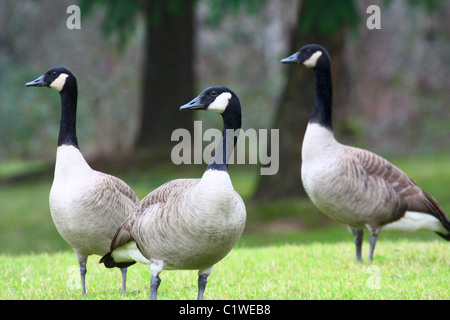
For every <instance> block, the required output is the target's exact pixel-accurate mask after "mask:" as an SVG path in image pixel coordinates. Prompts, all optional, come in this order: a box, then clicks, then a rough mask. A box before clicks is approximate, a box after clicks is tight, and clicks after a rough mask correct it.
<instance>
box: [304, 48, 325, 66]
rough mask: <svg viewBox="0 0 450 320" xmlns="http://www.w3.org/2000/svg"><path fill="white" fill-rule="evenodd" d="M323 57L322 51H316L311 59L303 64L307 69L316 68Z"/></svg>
mask: <svg viewBox="0 0 450 320" xmlns="http://www.w3.org/2000/svg"><path fill="white" fill-rule="evenodd" d="M321 55H322V51H316V52H314V54H313V55H312V56H311V57H309V59H308V60H306V61H305V62H303V64H304V65H305V67H308V68H314V67H315V66H316V63H317V60H318V59H319V58H320V56H321Z"/></svg>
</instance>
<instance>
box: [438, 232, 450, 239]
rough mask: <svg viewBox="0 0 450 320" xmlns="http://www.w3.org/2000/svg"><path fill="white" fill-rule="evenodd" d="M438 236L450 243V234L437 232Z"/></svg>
mask: <svg viewBox="0 0 450 320" xmlns="http://www.w3.org/2000/svg"><path fill="white" fill-rule="evenodd" d="M436 234H437V235H439V236H440V237H442V238H444V239H445V240H447V241H450V233H449V234H443V233H440V232H436Z"/></svg>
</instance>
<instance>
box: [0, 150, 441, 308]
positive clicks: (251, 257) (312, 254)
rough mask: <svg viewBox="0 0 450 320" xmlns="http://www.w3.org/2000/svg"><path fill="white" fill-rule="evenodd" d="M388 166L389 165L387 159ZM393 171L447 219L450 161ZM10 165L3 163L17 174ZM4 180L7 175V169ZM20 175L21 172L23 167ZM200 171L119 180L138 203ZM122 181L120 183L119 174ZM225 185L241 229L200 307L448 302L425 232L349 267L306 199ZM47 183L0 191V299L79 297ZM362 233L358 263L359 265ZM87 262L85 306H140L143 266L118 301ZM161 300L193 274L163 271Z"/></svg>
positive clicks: (249, 185)
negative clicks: (262, 199) (262, 197)
mask: <svg viewBox="0 0 450 320" xmlns="http://www.w3.org/2000/svg"><path fill="white" fill-rule="evenodd" d="M391 160H392V159H391ZM392 162H393V163H395V164H396V165H398V166H399V167H400V168H402V169H404V170H405V171H406V172H407V173H408V174H409V175H411V176H412V177H413V178H414V179H415V180H416V181H417V182H418V184H419V185H420V186H421V187H422V188H424V189H425V190H427V191H428V192H430V193H431V194H433V196H434V197H435V198H436V199H437V200H438V201H439V202H440V204H441V205H442V207H443V208H444V210H445V211H446V212H450V197H449V196H448V190H450V165H449V163H450V156H437V157H430V158H417V157H415V158H409V159H408V158H400V159H397V160H392ZM22 166H23V167H24V168H26V166H25V165H23V164H19V165H18V166H14V165H10V166H9V167H10V168H13V169H11V170H13V171H14V172H16V171H17V170H18V169H17V168H18V167H22ZM2 170H3V171H1V173H2V174H4V175H6V176H8V175H9V174H10V173H9V172H8V170H7V169H5V167H3V169H2ZM26 170H28V169H26ZM200 175H201V170H197V169H194V170H186V169H181V168H175V169H173V168H157V169H155V170H151V171H149V172H146V173H141V172H133V171H130V172H128V173H127V174H126V175H124V176H121V177H122V178H123V179H124V180H125V181H127V182H128V183H129V184H130V185H131V186H132V187H133V188H134V189H135V191H136V193H137V194H138V196H139V197H141V198H142V197H143V196H145V195H146V194H147V193H148V192H149V191H151V190H152V189H153V188H156V187H157V186H159V185H160V184H162V183H164V182H165V181H167V180H169V179H172V178H174V177H198V176H200ZM119 176H120V175H119ZM231 176H232V180H233V184H234V186H235V188H236V189H237V190H238V192H239V193H240V194H241V195H242V196H243V198H244V200H245V201H246V203H247V214H248V222H247V227H246V230H245V232H244V235H243V236H242V238H241V240H240V241H239V243H238V245H237V247H236V248H235V249H233V251H232V252H231V253H230V254H229V255H228V256H227V257H226V258H225V259H224V260H223V261H221V262H220V263H219V264H217V265H216V267H215V270H214V272H213V273H212V275H211V276H210V278H209V281H208V287H207V291H206V295H205V298H206V299H443V300H448V299H449V298H450V294H449V289H450V269H449V267H448V266H449V265H450V256H449V253H448V242H445V241H443V240H442V239H440V238H439V237H437V236H436V235H434V234H432V233H425V232H420V233H411V234H401V233H388V232H383V233H381V234H380V236H379V241H378V243H377V248H376V250H375V259H374V262H373V263H372V264H369V263H367V262H365V263H362V264H356V263H355V262H354V244H353V241H352V236H351V235H350V233H349V232H348V231H347V230H346V227H345V226H343V225H340V224H336V223H334V222H332V221H331V220H330V219H328V218H327V217H326V216H324V215H323V214H321V213H320V212H319V211H318V210H317V209H316V208H315V207H314V206H313V205H312V204H311V202H310V201H309V200H308V199H296V200H285V201H276V202H270V203H254V202H251V201H249V199H250V196H251V194H252V192H253V189H254V186H255V183H256V181H257V175H255V173H254V171H251V170H250V171H249V170H246V169H245V168H232V169H231ZM50 186H51V181H47V180H45V179H41V180H37V181H33V182H28V183H20V184H13V185H9V186H1V187H0V204H1V205H0V243H2V244H3V245H2V246H1V247H0V299H2V300H3V299H85V298H83V297H82V296H81V289H80V284H79V282H80V281H79V272H78V265H77V262H76V258H75V255H74V253H73V252H72V250H71V249H70V248H69V247H68V245H67V244H66V243H65V242H64V240H62V238H61V237H60V236H59V234H58V232H57V231H56V229H55V227H54V225H53V222H52V220H51V216H50V212H49V208H48V195H49V191H50ZM367 253H368V241H367V234H366V237H365V242H364V246H363V255H364V257H367ZM99 258H100V257H98V256H91V257H90V258H89V260H88V273H87V292H88V296H87V298H86V299H131V300H135V299H138V300H139V299H147V298H148V294H149V268H148V266H144V265H135V266H132V267H130V268H129V271H128V290H129V294H128V295H126V296H121V295H120V279H121V276H120V272H119V270H117V269H114V270H110V269H106V268H104V267H103V265H99V264H98V263H97V262H98V260H99ZM161 279H162V284H161V286H160V289H159V292H158V295H159V299H195V298H196V294H197V273H196V271H163V273H162V274H161Z"/></svg>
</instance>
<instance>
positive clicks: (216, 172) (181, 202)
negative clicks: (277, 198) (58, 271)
mask: <svg viewBox="0 0 450 320" xmlns="http://www.w3.org/2000/svg"><path fill="white" fill-rule="evenodd" d="M184 109H191V110H194V109H201V110H206V111H214V112H217V113H220V114H221V115H222V118H223V125H224V129H223V136H222V140H221V141H220V143H219V145H218V147H217V148H216V150H215V154H214V157H213V159H212V160H211V163H210V164H209V165H208V167H207V168H206V170H205V172H204V173H203V176H202V178H201V179H177V180H172V181H169V182H167V183H165V184H163V185H162V186H160V187H159V188H157V189H155V190H154V191H152V192H151V193H149V194H148V195H147V196H146V197H145V198H144V199H142V200H141V202H140V203H139V204H138V206H137V207H136V210H135V211H134V212H133V214H132V216H131V217H130V218H129V219H128V220H127V221H126V222H125V223H124V225H123V226H122V227H120V228H119V229H118V231H117V233H116V236H115V237H114V239H113V241H112V243H111V252H110V253H108V254H106V255H105V256H104V257H103V258H102V259H101V260H100V262H101V263H104V264H105V266H106V267H108V268H112V267H116V266H118V267H121V266H127V265H130V264H133V263H135V262H141V263H145V264H150V270H151V279H150V299H152V300H154V299H156V296H157V290H158V287H159V284H160V282H161V280H160V278H159V273H160V272H161V271H162V270H163V269H168V270H181V269H185V270H186V269H187V270H199V272H198V295H197V299H199V300H201V299H203V294H204V292H205V288H206V282H207V278H208V276H209V275H210V274H211V272H212V269H213V267H214V265H215V264H216V263H217V262H219V261H220V260H222V259H223V258H224V257H225V256H226V255H227V254H228V253H229V252H230V251H231V249H232V248H233V247H234V245H235V244H236V242H237V241H238V240H239V238H240V236H241V234H242V231H243V230H244V226H245V221H246V209H245V205H244V202H243V201H242V198H241V197H240V196H239V194H238V193H237V192H236V191H235V190H234V188H233V185H232V183H231V180H230V176H229V175H228V165H227V160H228V159H229V156H230V154H231V152H232V150H233V149H234V146H235V145H236V140H237V136H235V135H234V136H233V137H232V139H234V141H233V143H227V134H229V132H230V131H231V132H234V131H235V130H238V129H240V128H241V105H240V103H239V99H238V97H237V96H236V94H235V93H234V92H233V91H231V90H230V89H228V88H225V87H210V88H207V89H205V90H204V91H203V92H202V93H201V94H200V95H199V96H198V97H197V98H195V99H193V100H192V101H191V102H189V103H187V104H185V105H183V106H182V107H180V110H184ZM229 129H232V130H229ZM230 139H231V138H230V137H229V136H228V141H230Z"/></svg>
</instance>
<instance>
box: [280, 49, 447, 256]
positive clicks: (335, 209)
mask: <svg viewBox="0 0 450 320" xmlns="http://www.w3.org/2000/svg"><path fill="white" fill-rule="evenodd" d="M281 62H282V63H295V64H303V65H304V66H305V67H307V68H312V69H313V71H314V74H315V87H316V89H315V90H316V95H315V99H314V106H313V110H312V113H311V117H310V119H309V123H308V126H307V129H306V133H305V137H304V140H303V146H302V168H301V175H302V182H303V186H304V187H305V190H306V192H307V194H308V196H309V197H310V199H311V200H312V202H313V203H314V204H315V205H316V206H317V207H318V208H319V209H320V210H321V211H323V212H324V213H325V214H327V215H328V216H330V217H331V218H333V219H335V220H337V221H339V222H342V223H344V224H347V225H348V226H349V229H350V231H351V232H352V234H353V236H354V241H355V245H356V260H357V261H360V260H361V245H362V239H363V232H364V228H367V229H368V230H369V231H370V234H371V235H370V238H369V243H370V252H369V261H371V260H372V259H373V253H374V249H375V243H376V241H377V237H378V233H379V232H380V230H388V229H390V230H401V231H415V230H419V229H423V230H430V231H434V232H436V233H437V234H439V235H440V236H442V237H443V238H444V239H446V240H450V222H449V220H448V218H447V216H446V215H445V213H444V211H443V210H442V208H441V207H440V206H439V204H438V203H437V202H436V200H435V199H433V197H432V196H431V195H429V194H428V193H426V192H425V191H423V190H422V189H421V188H419V186H417V184H416V183H415V182H414V181H413V180H412V179H411V178H410V177H408V176H407V175H406V174H405V173H404V172H403V171H401V170H400V169H399V168H397V167H395V166H394V165H392V164H391V163H389V162H388V161H386V160H385V159H383V158H382V157H380V156H378V155H376V154H374V153H371V152H369V151H366V150H363V149H358V148H355V147H351V146H346V145H342V144H340V143H339V142H337V141H336V139H335V137H334V134H333V127H332V121H331V110H332V84H331V68H330V56H329V55H328V52H327V51H326V50H325V49H324V48H323V47H322V46H320V45H316V44H310V45H306V46H304V47H303V48H301V49H300V50H299V51H298V52H296V53H295V54H293V55H291V56H289V57H287V58H285V59H283V60H281Z"/></svg>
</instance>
